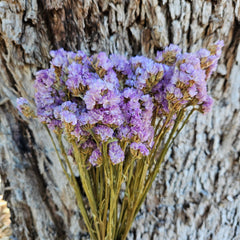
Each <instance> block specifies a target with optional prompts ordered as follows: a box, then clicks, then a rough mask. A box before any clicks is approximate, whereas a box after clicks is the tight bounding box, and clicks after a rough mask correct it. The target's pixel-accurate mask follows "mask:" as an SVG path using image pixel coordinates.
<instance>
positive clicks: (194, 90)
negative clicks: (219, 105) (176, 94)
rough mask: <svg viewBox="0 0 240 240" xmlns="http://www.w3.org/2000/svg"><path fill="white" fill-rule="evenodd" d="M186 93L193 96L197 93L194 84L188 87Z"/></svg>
mask: <svg viewBox="0 0 240 240" xmlns="http://www.w3.org/2000/svg"><path fill="white" fill-rule="evenodd" d="M188 94H189V95H190V96H191V97H194V96H196V95H197V87H196V85H195V84H194V85H192V86H191V87H189V88H188Z"/></svg>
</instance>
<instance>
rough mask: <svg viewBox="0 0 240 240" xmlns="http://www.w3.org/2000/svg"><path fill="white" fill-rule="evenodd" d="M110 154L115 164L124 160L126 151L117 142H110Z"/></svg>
mask: <svg viewBox="0 0 240 240" xmlns="http://www.w3.org/2000/svg"><path fill="white" fill-rule="evenodd" d="M108 154H109V157H110V159H111V161H112V163H113V164H118V163H120V162H123V160H124V152H123V150H122V149H121V147H120V145H119V144H118V143H117V142H112V143H110V144H109V151H108Z"/></svg>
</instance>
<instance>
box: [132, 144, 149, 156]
mask: <svg viewBox="0 0 240 240" xmlns="http://www.w3.org/2000/svg"><path fill="white" fill-rule="evenodd" d="M130 148H131V149H133V150H135V151H139V152H140V153H141V154H142V155H143V156H148V155H149V150H148V149H147V147H146V145H145V144H143V143H136V142H133V143H131V144H130Z"/></svg>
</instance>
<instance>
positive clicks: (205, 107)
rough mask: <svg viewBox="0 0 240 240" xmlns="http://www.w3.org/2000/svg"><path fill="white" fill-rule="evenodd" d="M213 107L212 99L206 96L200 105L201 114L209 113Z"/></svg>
mask: <svg viewBox="0 0 240 240" xmlns="http://www.w3.org/2000/svg"><path fill="white" fill-rule="evenodd" d="M212 105H213V99H212V97H210V96H207V99H206V100H205V101H204V102H203V104H202V110H203V113H208V112H210V111H211V109H212Z"/></svg>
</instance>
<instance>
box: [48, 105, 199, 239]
mask: <svg viewBox="0 0 240 240" xmlns="http://www.w3.org/2000/svg"><path fill="white" fill-rule="evenodd" d="M173 109H174V108H173ZM196 110H198V109H197V108H192V109H191V110H190V111H188V110H187V109H186V108H184V109H181V110H180V111H178V112H176V110H173V111H172V112H171V113H170V114H169V116H168V118H167V119H166V120H165V121H164V122H163V120H161V119H155V120H154V121H156V122H157V123H156V127H155V137H154V146H153V148H152V150H151V152H150V154H149V155H148V156H141V157H139V156H135V157H133V155H132V154H131V153H130V151H129V149H127V148H126V144H125V146H124V142H123V143H122V146H121V147H122V148H123V149H124V150H125V161H124V162H121V163H120V164H116V165H113V164H112V163H111V161H110V158H109V156H108V153H107V148H108V144H109V143H110V141H114V140H110V141H108V142H104V143H103V144H102V146H101V152H102V156H103V164H102V165H100V166H99V167H96V168H91V169H89V166H88V165H87V164H86V163H87V159H86V156H84V154H83V153H81V151H80V149H79V148H78V146H77V144H76V143H75V142H73V141H72V142H71V144H72V147H73V153H74V160H75V163H76V164H77V166H78V171H79V175H80V182H79V181H77V180H76V177H75V175H74V173H73V167H72V165H71V162H70V160H69V158H68V156H67V154H66V150H65V147H64V144H63V140H62V134H58V135H57V139H58V144H59V147H60V150H61V155H62V157H61V156H60V154H59V151H58V149H57V146H56V143H55V142H54V138H53V137H52V135H51V132H50V131H49V129H48V127H47V126H46V125H45V127H46V129H47V131H48V133H49V135H50V137H51V140H52V142H53V145H54V147H55V151H56V152H57V155H58V159H59V161H60V163H61V166H62V168H63V171H64V173H65V175H66V177H67V179H68V181H69V183H70V184H71V185H72V187H73V189H74V191H75V195H76V199H77V204H78V207H79V209H80V211H81V214H82V217H83V219H84V222H85V224H86V228H87V230H88V233H89V234H90V237H91V239H96V240H113V239H115V240H124V239H126V237H127V234H128V232H129V231H130V228H131V225H132V223H133V221H134V219H135V217H136V215H137V213H138V211H139V210H140V207H141V205H142V203H143V202H144V200H145V198H146V196H147V193H148V191H149V190H150V188H151V185H152V183H153V181H154V179H155V178H156V176H157V173H158V171H159V168H160V165H161V163H162V162H163V160H164V157H165V155H166V153H167V151H168V150H169V148H170V146H171V145H172V143H173V141H174V139H175V138H176V137H177V135H178V134H179V133H180V131H181V130H182V129H183V127H184V126H185V125H186V123H187V122H188V120H189V117H190V116H191V115H192V113H193V112H194V111H196ZM174 114H177V118H176V120H175V123H174V125H173V126H172V127H169V122H170V120H171V119H172V116H173V115H174ZM91 134H92V137H93V138H94V139H96V141H97V138H96V136H94V133H93V132H91ZM98 145H99V146H100V143H98ZM81 187H82V188H83V191H84V194H83V192H81V190H80V189H81ZM122 193H123V194H122ZM83 195H86V197H87V199H88V205H87V206H86V204H85V203H84V199H83ZM89 210H90V211H89Z"/></svg>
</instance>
